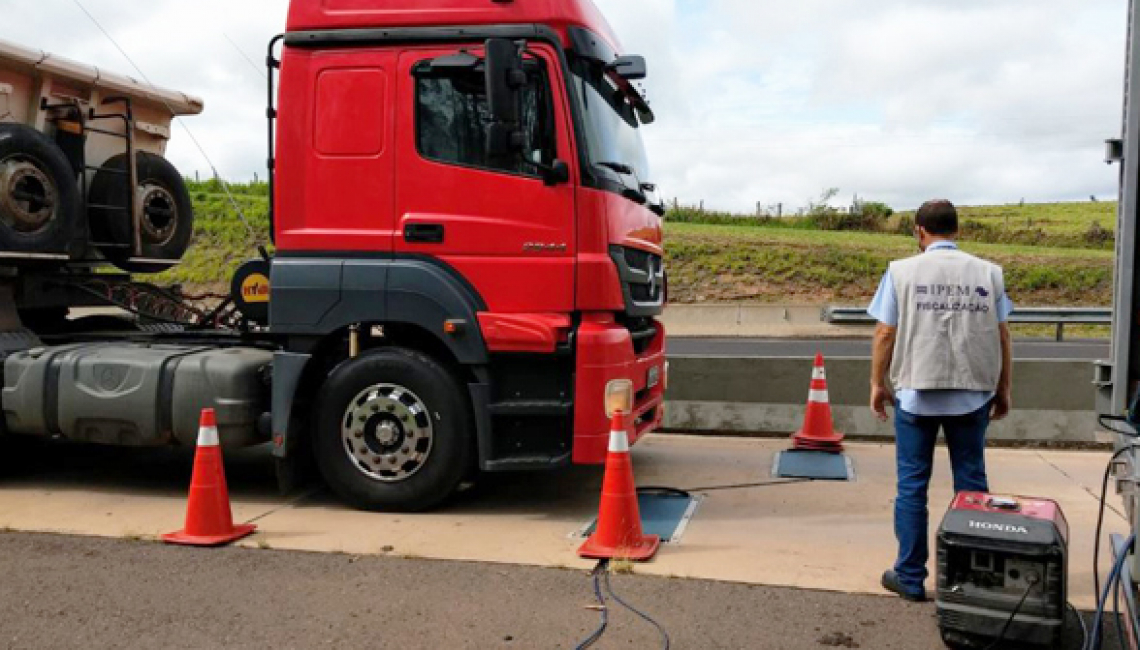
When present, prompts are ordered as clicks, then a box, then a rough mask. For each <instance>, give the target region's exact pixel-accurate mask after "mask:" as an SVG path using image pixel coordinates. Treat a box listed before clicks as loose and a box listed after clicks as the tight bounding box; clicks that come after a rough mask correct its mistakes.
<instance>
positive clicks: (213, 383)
mask: <svg viewBox="0 0 1140 650" xmlns="http://www.w3.org/2000/svg"><path fill="white" fill-rule="evenodd" d="M272 360H273V353H272V352H270V351H267V350H262V349H258V348H243V347H235V348H221V349H219V348H216V347H202V346H189V345H165V344H163V345H158V344H147V343H130V342H107V343H90V344H78V345H66V346H59V347H41V348H34V349H31V350H28V351H26V352H20V353H17V354H13V355H12V356H10V357H8V358H7V359H6V360H5V362H4V387H3V392H2V393H0V405H2V406H3V415H4V419H5V423H6V425H7V428H8V431H10V432H11V433H16V434H25V435H43V436H60V437H63V438H66V439H69V440H75V441H80V442H93V443H103V444H114V445H129V446H159V445H185V446H193V445H194V444H195V442H196V440H197V436H198V415H199V413H200V411H201V409H203V408H205V407H212V408H214V409H215V410H216V412H217V417H218V432H219V436H220V439H221V442H222V445H223V446H225V447H242V446H248V445H251V444H256V443H259V442H264V441H265V440H266V437H265V436H264V435H261V434H260V432H259V431H258V427H257V423H258V419H259V417H260V416H261V415H262V414H263V413H265V412H266V411H268V404H269V387H268V381H267V377H268V375H267V371H268V369H269V367H270V364H271V362H272Z"/></svg>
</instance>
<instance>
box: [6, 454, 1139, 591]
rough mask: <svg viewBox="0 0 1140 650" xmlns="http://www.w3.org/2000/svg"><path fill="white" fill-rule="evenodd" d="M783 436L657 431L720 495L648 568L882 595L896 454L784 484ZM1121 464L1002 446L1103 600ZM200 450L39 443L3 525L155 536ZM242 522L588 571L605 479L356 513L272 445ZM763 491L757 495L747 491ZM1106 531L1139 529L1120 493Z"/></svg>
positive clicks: (1080, 576) (341, 540) (277, 531)
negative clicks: (577, 535)
mask: <svg viewBox="0 0 1140 650" xmlns="http://www.w3.org/2000/svg"><path fill="white" fill-rule="evenodd" d="M785 446H786V444H785V443H784V442H783V441H779V440H751V439H726V438H708V437H686V436H666V435H657V436H652V437H650V438H649V439H648V440H646V441H644V442H643V443H642V444H640V445H638V446H637V448H636V449H635V454H634V457H635V464H636V472H637V478H638V483H639V484H640V485H668V486H674V487H679V488H685V489H689V490H692V491H694V492H697V493H702V494H705V495H706V498H705V500H704V501H703V503H702V505H701V507H700V509H699V510H698V512H697V514H696V517H695V518H694V520H693V522H692V523H691V525H690V526H689V529H688V531H687V532H686V534H685V536H684V538H683V540H682V541H681V543H680V544H678V545H670V546H666V547H664V548H663V550H662V551H661V553H660V555H659V556H658V558H657V559H656V560H655V561H654V562H652V563H649V564H645V565H639V566H638V567H637V569H636V571H637V573H639V574H644V575H658V576H669V577H685V578H705V579H712V580H721V581H731V582H739V583H750V584H764V585H780V586H790V587H803V588H811V589H825V590H833V591H843V592H852V593H868V594H877V593H881V590H880V588H879V586H878V579H879V575H880V573H881V571H882V570H883V569H884V568H886V567H887V566H889V564H890V562H891V560H892V558H893V553H894V540H893V533H892V528H891V507H892V505H891V503H892V497H893V482H894V473H893V471H894V470H893V454H894V448H893V447H892V446H890V445H877V444H856V445H851V446H850V454H851V456H852V457H853V460H854V464H855V470H856V472H857V474H858V478H857V480H856V481H855V482H854V483H777V484H773V483H772V479H771V478H770V477H769V469H770V467H771V458H772V453H773V452H774V451H777V450H779V449H781V448H784V447H785ZM1106 461H1107V454H1106V453H1101V452H1069V451H1036V450H1010V449H995V450H991V452H990V455H989V466H990V472H991V477H992V482H993V487H994V489H995V490H996V491H1001V492H1009V493H1020V494H1027V495H1034V496H1051V497H1053V498H1056V499H1057V500H1059V501H1060V502H1061V504H1062V506H1063V507H1064V509H1065V512H1066V515H1067V516H1068V519H1069V522H1070V524H1071V527H1072V530H1073V539H1072V540H1071V542H1072V544H1071V556H1070V557H1071V560H1070V573H1071V578H1072V583H1071V585H1072V586H1071V589H1070V593H1071V598H1072V600H1073V602H1074V603H1075V604H1076V605H1077V606H1078V607H1082V608H1089V607H1091V605H1092V603H1093V596H1092V593H1091V592H1092V574H1091V556H1092V546H1091V545H1092V531H1093V525H1094V523H1095V518H1096V514H1097V510H1098V503H1097V500H1096V498H1095V497H1094V493H1095V492H1096V491H1097V490H1099V485H1100V477H1101V474H1102V472H1103V469H1104V463H1105V462H1106ZM190 463H191V455H190V454H189V453H187V452H186V451H167V450H129V449H115V448H93V447H79V446H63V445H46V446H45V445H34V446H33V447H32V448H31V449H30V450H28V451H26V452H25V453H24V456H23V457H21V458H20V459H19V460H18V462H17V463H15V465H14V466H10V467H9V468H8V469H7V470H5V472H6V474H5V475H3V476H0V528H4V529H10V530H17V531H38V532H58V533H72V534H80V535H99V536H108V537H136V538H148V539H149V538H152V537H154V536H157V535H158V534H160V533H162V532H166V531H170V530H174V529H176V528H178V527H180V524H181V519H182V516H183V508H184V499H185V491H186V485H187V481H188V478H189V473H190ZM227 466H228V471H229V477H230V486H231V494H232V496H233V498H234V513H235V519H236V520H239V521H254V522H256V523H257V524H258V526H259V532H258V534H257V535H256V536H254V537H252V538H249V539H247V540H245V541H244V542H242V544H244V545H246V546H250V547H263V548H264V547H271V548H275V549H292V550H305V551H322V552H329V551H333V552H345V553H355V554H376V555H389V556H399V557H405V558H435V559H448V560H473V561H480V562H493V563H506V564H528V565H537V566H551V567H569V568H577V569H588V568H589V567H590V566H591V563H589V562H585V561H582V560H579V559H578V558H577V557H576V556H575V554H574V550H575V549H576V547H577V545H578V544H579V543H580V542H579V541H578V540H576V539H573V538H572V537H571V534H572V533H573V532H575V531H577V530H578V529H579V528H580V527H581V526H582V525H583V524H584V523H585V522H586V521H588V520H589V519H590V518H591V517H592V516H593V514H594V512H595V510H596V507H597V498H598V496H597V495H598V489H599V485H600V478H601V473H600V470H598V469H597V468H574V469H571V470H567V471H563V472H556V473H550V474H518V475H501V476H492V477H488V478H487V479H486V480H484V481H483V482H482V483H481V484H480V485H479V486H478V487H476V488H475V489H473V490H470V491H468V492H466V493H464V494H462V495H460V496H459V497H458V498H457V499H455V500H454V502H452V503H451V504H450V505H449V506H447V507H446V508H444V509H442V510H439V511H437V512H433V513H428V514H420V515H398V514H397V515H389V514H373V513H364V512H356V511H353V510H349V509H347V508H345V507H343V506H341V505H340V504H338V503H337V502H336V501H335V500H334V499H333V498H332V497H331V496H330V495H328V494H326V493H325V492H324V491H323V490H319V489H318V490H316V491H310V492H306V493H302V494H300V495H292V496H289V497H280V496H278V495H277V494H275V492H274V490H273V485H274V484H273V467H272V462H271V460H270V458H269V456H268V454H267V452H266V450H265V449H257V450H251V451H247V452H242V453H238V454H231V455H230V456H229V457H228V458H227ZM748 484H758V485H755V486H753V487H741V486H744V485H748ZM950 496H951V493H950V481H949V472H948V467H947V462H946V459H945V452H944V450H942V451H940V453H939V467H938V470H937V472H936V476H935V482H934V485H933V486H932V491H931V503H932V513H933V517H932V519H933V521H932V522H931V526H932V528H934V527H936V526H937V523H938V519H939V518H940V515H941V511H942V509H943V504H946V503H948V502H949V500H950ZM1109 505H1110V506H1111V508H1112V509H1113V511H1112V512H1110V513H1109V516H1108V519H1107V520H1106V521H1107V525H1106V531H1122V530H1125V529H1126V527H1127V524H1126V522H1125V520H1124V519H1123V518H1122V517H1120V516H1119V515H1118V514H1117V513H1116V511H1117V510H1118V509H1119V506H1118V504H1117V503H1116V500H1115V498H1114V497H1111V496H1110V501H1109Z"/></svg>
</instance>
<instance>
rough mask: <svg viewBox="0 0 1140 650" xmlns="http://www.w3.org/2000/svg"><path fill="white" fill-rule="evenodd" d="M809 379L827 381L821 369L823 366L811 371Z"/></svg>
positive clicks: (824, 372) (825, 372)
mask: <svg viewBox="0 0 1140 650" xmlns="http://www.w3.org/2000/svg"><path fill="white" fill-rule="evenodd" d="M811 378H812V379H827V371H826V370H824V369H823V366H816V367H814V368H812V369H811Z"/></svg>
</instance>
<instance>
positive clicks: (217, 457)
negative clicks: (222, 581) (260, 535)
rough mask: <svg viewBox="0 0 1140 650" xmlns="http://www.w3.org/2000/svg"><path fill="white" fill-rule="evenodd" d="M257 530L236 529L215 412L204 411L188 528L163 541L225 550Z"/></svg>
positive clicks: (195, 456)
mask: <svg viewBox="0 0 1140 650" xmlns="http://www.w3.org/2000/svg"><path fill="white" fill-rule="evenodd" d="M255 528H257V526H254V525H251V524H243V525H240V526H235V525H234V521H233V514H232V513H231V511H230V494H229V490H227V489H226V470H225V467H224V466H223V465H222V449H221V447H220V446H219V443H218V425H217V420H216V417H215V415H214V409H202V419H201V420H200V422H199V425H198V448H197V450H196V451H195V452H194V475H193V477H192V478H191V479H190V498H189V502H188V503H187V506H186V527H185V528H183V529H182V530H180V531H178V532H176V533H167V534H165V535H163V536H162V541H164V542H168V543H170V544H185V545H188V546H221V545H223V544H229V543H230V542H232V541H235V540H238V539H241V538H242V537H245V536H246V535H249V534H250V533H252V532H253V531H254V529H255Z"/></svg>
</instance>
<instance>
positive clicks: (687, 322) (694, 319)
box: [661, 304, 874, 338]
mask: <svg viewBox="0 0 1140 650" xmlns="http://www.w3.org/2000/svg"><path fill="white" fill-rule="evenodd" d="M661 320H662V322H663V323H664V324H665V330H666V331H667V332H669V335H670V336H707V337H713V336H716V337H724V336H741V337H785V336H797V337H809V338H825V337H851V336H867V335H869V334H870V332H871V331H872V330H873V329H874V327H873V326H866V325H836V324H834V323H828V322H825V321H824V320H823V319H822V308H821V307H820V306H819V305H748V304H739V305H731V304H702V305H669V306H668V307H667V308H666V309H665V314H664V316H662V318H661Z"/></svg>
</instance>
